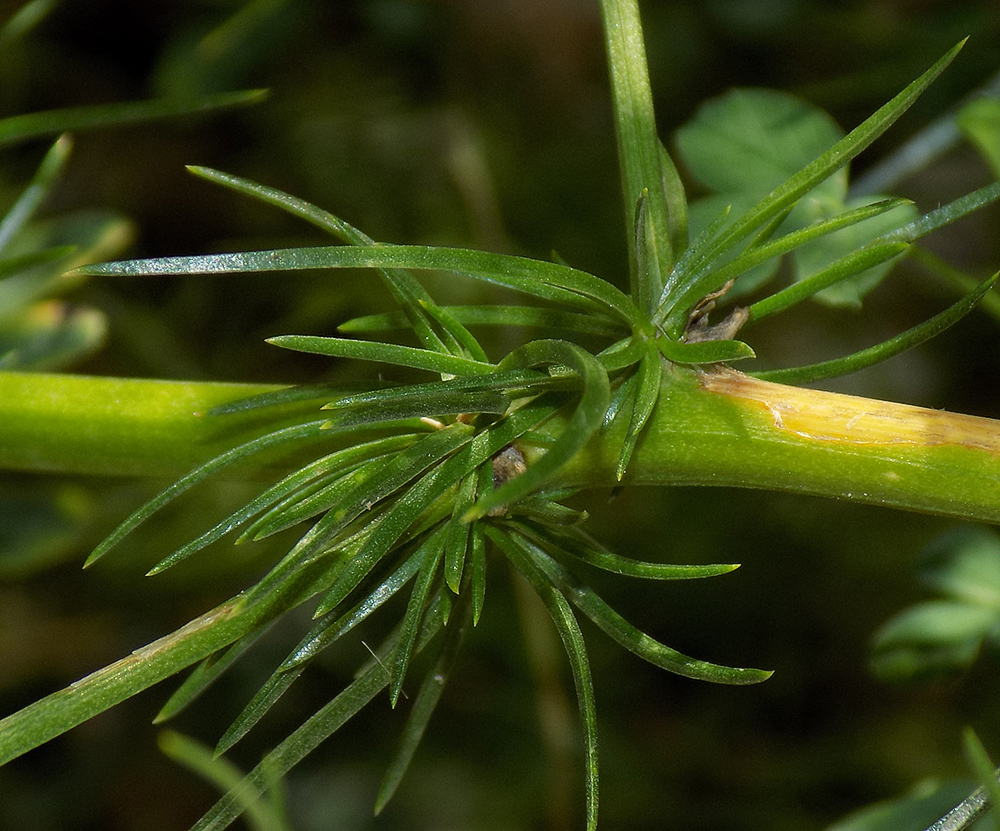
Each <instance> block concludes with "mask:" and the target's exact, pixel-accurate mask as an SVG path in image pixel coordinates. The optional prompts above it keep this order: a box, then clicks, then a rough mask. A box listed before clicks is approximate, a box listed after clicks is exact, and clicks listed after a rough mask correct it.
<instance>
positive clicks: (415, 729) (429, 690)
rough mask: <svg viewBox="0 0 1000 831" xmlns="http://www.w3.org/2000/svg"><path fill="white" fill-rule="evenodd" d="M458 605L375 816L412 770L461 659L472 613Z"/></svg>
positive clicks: (384, 781)
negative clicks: (415, 757) (445, 690)
mask: <svg viewBox="0 0 1000 831" xmlns="http://www.w3.org/2000/svg"><path fill="white" fill-rule="evenodd" d="M459 603H460V607H459V610H458V613H457V614H456V615H455V616H454V617H452V618H451V619H450V620H449V621H448V626H447V628H446V629H445V635H444V642H443V643H442V644H441V650H440V653H439V654H438V657H437V660H436V661H435V662H434V665H433V666H432V667H431V669H430V671H429V672H428V673H427V675H426V676H424V680H423V683H422V684H421V685H420V690H419V692H418V693H417V697H416V699H415V700H414V702H413V707H412V709H411V710H410V714H409V716H408V717H407V719H406V726H405V727H404V728H403V735H402V737H401V739H400V743H399V747H398V749H397V750H396V753H395V755H394V756H393V758H392V761H391V762H390V763H389V767H388V768H387V770H386V772H385V776H384V777H383V778H382V784H381V785H380V786H379V791H378V796H377V797H376V799H375V814H376V815H378V814H380V813H382V809H383V808H385V806H386V805H387V804H388V803H389V800H390V799H392V796H393V794H394V793H395V792H396V789H397V788H398V787H399V783H400V782H401V781H402V779H403V776H404V774H405V773H406V771H407V769H408V768H409V766H410V762H411V761H412V760H413V755H414V753H415V752H416V750H417V746H418V745H419V744H420V740H421V739H422V738H423V736H424V732H425V731H426V730H427V725H428V723H429V722H430V720H431V716H432V715H433V714H434V709H435V707H437V703H438V701H439V700H440V698H441V693H442V692H444V687H445V684H447V683H448V678H449V676H450V675H451V671H452V669H453V667H454V665H455V661H456V660H457V658H458V654H459V652H460V650H461V646H462V641H463V640H464V638H465V635H466V632H467V630H468V626H469V616H470V615H469V612H470V611H471V604H470V603H469V602H467V601H462V600H460V601H459Z"/></svg>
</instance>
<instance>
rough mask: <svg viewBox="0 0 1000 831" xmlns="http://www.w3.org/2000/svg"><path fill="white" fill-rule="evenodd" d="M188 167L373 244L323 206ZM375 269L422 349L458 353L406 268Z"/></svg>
mask: <svg viewBox="0 0 1000 831" xmlns="http://www.w3.org/2000/svg"><path fill="white" fill-rule="evenodd" d="M188 170H189V171H191V172H192V173H194V174H195V175H196V176H200V177H202V178H203V179H208V180H209V181H211V182H215V183H216V184H220V185H222V186H223V187H227V188H230V189H231V190H234V191H236V192H237V193H241V194H244V195H246V196H251V197H253V198H254V199H259V200H261V201H263V202H266V203H267V204H269V205H273V206H275V207H277V208H280V209H281V210H283V211H286V212H288V213H290V214H292V215H293V216H297V217H299V218H300V219H304V220H306V221H307V222H310V223H311V224H313V225H315V226H316V227H318V228H321V229H322V230H323V231H326V232H327V233H330V234H333V236H335V237H337V238H338V239H341V240H343V241H344V242H347V243H350V244H351V245H375V244H376V243H375V240H373V239H372V238H371V237H369V236H368V235H367V234H365V233H363V232H361V231H359V230H358V229H357V228H355V227H354V226H353V225H350V224H349V223H347V222H345V221H344V220H342V219H340V218H339V217H337V216H334V215H333V214H332V213H330V212H329V211H324V210H323V209H322V208H318V207H316V206H315V205H312V204H310V203H309V202H306V201H305V200H303V199H299V198H298V197H296V196H292V195H291V194H288V193H285V192H284V191H280V190H277V189H276V188H271V187H267V186H266V185H260V184H258V183H256V182H252V181H250V180H249V179H244V178H242V177H240V176H233V175H232V174H229V173H222V172H221V171H218V170H212V169H211V168H208V167H197V166H193V165H192V166H189V167H188ZM377 271H378V274H379V276H380V277H381V278H382V281H383V283H384V284H385V285H386V287H387V288H388V289H389V291H390V293H391V294H392V296H393V298H394V299H395V300H396V302H397V303H399V304H400V305H401V306H402V314H403V316H404V318H405V319H406V321H407V323H408V324H409V325H410V326H411V327H412V328H413V330H414V332H415V333H416V335H417V337H418V338H419V339H420V342H421V343H422V344H423V346H424V348H425V349H430V350H432V351H435V352H444V353H450V354H460V353H459V352H458V351H457V350H456V348H455V347H456V346H457V345H458V344H457V342H455V341H454V340H452V341H451V342H450V344H445V342H444V341H443V340H442V339H441V337H440V336H439V335H438V334H437V332H435V331H434V328H433V327H432V326H431V324H430V321H429V320H428V317H427V314H426V312H427V311H428V305H429V306H431V307H433V303H432V301H431V297H430V295H429V294H428V293H427V292H426V291H425V290H424V287H423V286H421V285H420V283H419V282H417V280H416V279H415V278H414V277H413V276H412V275H411V274H409V273H408V272H406V271H405V270H402V269H391V268H390V269H377ZM422 304H423V305H422ZM449 346H450V347H451V348H449ZM473 357H475V355H473Z"/></svg>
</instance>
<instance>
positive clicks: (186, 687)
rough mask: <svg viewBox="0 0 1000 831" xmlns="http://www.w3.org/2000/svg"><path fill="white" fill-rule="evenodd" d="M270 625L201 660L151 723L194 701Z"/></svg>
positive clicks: (174, 712) (167, 716)
mask: <svg viewBox="0 0 1000 831" xmlns="http://www.w3.org/2000/svg"><path fill="white" fill-rule="evenodd" d="M269 628H270V626H261V627H260V628H259V629H255V630H253V631H252V632H248V633H247V634H246V635H244V636H243V637H242V638H240V639H239V640H238V641H236V643H234V644H232V645H230V646H229V647H227V648H226V649H224V650H223V651H222V652H221V653H218V654H215V655H211V656H209V657H208V658H206V659H205V660H204V661H202V662H201V663H200V664H199V665H198V666H197V667H196V668H195V670H194V672H192V673H191V674H190V675H189V676H188V677H187V678H186V679H185V680H184V683H183V684H181V685H180V687H178V688H177V689H176V690H175V691H174V694H173V695H172V696H170V698H169V699H167V703H166V704H164V705H163V706H162V707H161V708H160V712H158V713H157V714H156V716H155V717H154V718H153V724H160V723H162V722H164V721H166V720H167V719H170V718H173V717H174V716H175V715H177V714H178V713H179V712H180V711H181V710H183V709H184V708H185V707H187V706H188V704H190V703H191V702H192V701H194V700H195V699H196V698H197V697H198V696H199V695H201V694H202V693H203V692H204V691H205V690H206V689H208V687H209V686H210V685H211V684H213V683H214V682H215V680H216V679H217V678H218V677H219V676H220V675H222V673H224V672H225V671H226V670H227V669H229V667H231V666H232V665H233V664H235V663H236V661H238V660H239V659H240V657H241V656H242V655H243V654H244V653H245V652H246V651H247V650H248V649H249V648H250V647H251V646H253V645H254V644H255V643H256V642H257V640H258V639H259V638H260V637H261V635H263V634H264V633H265V632H267V630H268V629H269Z"/></svg>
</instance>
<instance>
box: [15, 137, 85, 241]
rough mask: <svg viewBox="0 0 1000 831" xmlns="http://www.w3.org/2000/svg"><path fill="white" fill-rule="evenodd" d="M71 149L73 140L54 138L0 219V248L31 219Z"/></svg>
mask: <svg viewBox="0 0 1000 831" xmlns="http://www.w3.org/2000/svg"><path fill="white" fill-rule="evenodd" d="M72 149H73V140H72V139H71V138H70V137H69V136H67V135H63V136H60V137H59V138H58V139H56V142H55V144H53V145H52V147H50V148H49V151H48V152H47V153H46V154H45V158H43V159H42V163H41V164H40V165H39V167H38V171H37V172H36V173H35V175H34V177H33V178H32V180H31V182H30V183H29V184H28V187H27V188H25V189H24V191H23V192H22V193H21V195H20V196H19V197H18V198H17V201H16V202H15V203H14V204H13V206H12V207H11V208H10V210H8V211H7V214H6V215H5V216H4V218H3V220H2V221H0V250H2V249H4V248H6V247H7V244H8V243H9V242H10V241H11V239H12V238H13V237H14V235H15V234H16V233H17V232H18V231H19V230H21V228H23V227H24V225H25V223H26V222H27V221H28V220H29V219H31V217H32V216H33V215H34V213H35V211H36V210H37V208H38V206H39V205H40V204H41V201H42V200H43V199H44V198H45V196H46V195H47V194H48V192H49V190H50V188H51V187H52V185H53V183H54V182H55V179H56V177H58V176H59V174H60V173H61V172H62V170H63V168H64V167H65V166H66V161H67V160H68V159H69V154H70V151H71V150H72Z"/></svg>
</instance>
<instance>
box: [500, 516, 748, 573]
mask: <svg viewBox="0 0 1000 831" xmlns="http://www.w3.org/2000/svg"><path fill="white" fill-rule="evenodd" d="M513 525H514V527H516V528H517V530H518V531H519V532H520V533H521V534H523V535H525V536H526V537H528V538H529V539H531V540H534V541H535V543H537V544H538V545H540V546H541V547H542V548H545V549H546V550H552V551H555V552H557V553H560V554H568V555H569V556H570V557H573V558H574V559H576V560H579V561H580V562H582V563H586V564H587V565H590V566H594V567H596V568H600V569H603V570H604V571H610V572H611V573H612V574H620V575H622V576H625V577H639V578H642V579H645V580H693V579H698V578H702V577H716V576H718V575H720V574H728V573H729V572H731V571H735V570H736V569H737V568H739V565H738V564H735V563H726V564H711V565H676V564H674V563H650V562H646V561H644V560H633V559H631V558H630V557H623V556H622V555H621V554H616V553H615V552H613V551H611V550H610V549H608V548H606V547H605V546H603V545H602V544H601V543H600V542H598V541H597V540H595V539H594V538H593V537H591V536H590V535H589V534H588V533H587V532H586V531H584V530H583V529H581V528H574V527H568V528H558V529H557V528H554V527H552V526H551V525H547V526H544V527H539V526H537V525H534V524H529V523H524V522H515V523H513Z"/></svg>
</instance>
